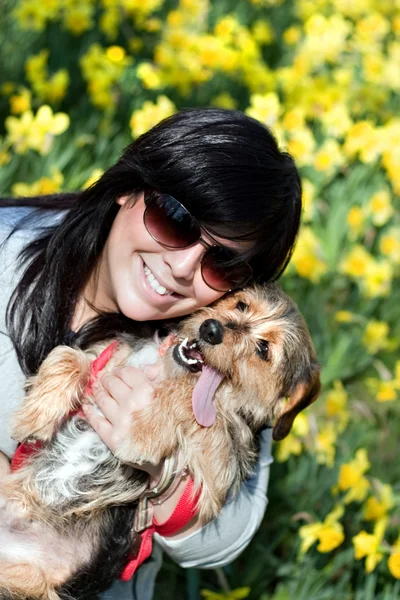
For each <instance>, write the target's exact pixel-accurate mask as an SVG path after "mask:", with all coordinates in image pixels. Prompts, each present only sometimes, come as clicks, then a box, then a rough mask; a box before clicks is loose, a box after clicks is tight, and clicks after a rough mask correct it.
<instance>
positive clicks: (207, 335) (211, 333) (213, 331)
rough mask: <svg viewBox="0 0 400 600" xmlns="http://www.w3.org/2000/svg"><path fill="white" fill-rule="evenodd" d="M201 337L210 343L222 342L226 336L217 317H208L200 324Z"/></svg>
mask: <svg viewBox="0 0 400 600" xmlns="http://www.w3.org/2000/svg"><path fill="white" fill-rule="evenodd" d="M199 333H200V338H201V339H202V340H204V341H205V342H208V343H209V344H213V346H215V345H216V344H220V343H221V342H222V338H223V337H224V328H223V327H222V325H221V323H220V322H219V321H217V320H216V319H207V320H206V321H204V322H203V323H202V324H201V325H200V329H199Z"/></svg>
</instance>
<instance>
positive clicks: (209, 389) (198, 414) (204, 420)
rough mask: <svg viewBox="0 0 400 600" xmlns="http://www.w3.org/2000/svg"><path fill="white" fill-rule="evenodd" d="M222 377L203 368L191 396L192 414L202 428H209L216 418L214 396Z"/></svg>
mask: <svg viewBox="0 0 400 600" xmlns="http://www.w3.org/2000/svg"><path fill="white" fill-rule="evenodd" d="M223 378H224V376H223V375H221V373H218V371H216V370H215V369H212V368H211V367H207V365H204V366H203V369H202V370H201V373H200V377H199V379H198V381H197V383H196V385H195V387H194V390H193V394H192V406H193V413H194V416H195V419H196V421H197V422H198V424H199V425H202V426H203V427H210V425H212V424H213V423H214V421H215V417H216V416H217V413H216V410H215V406H214V402H213V400H214V394H215V392H216V390H217V387H218V386H219V384H220V383H221V381H222V380H223Z"/></svg>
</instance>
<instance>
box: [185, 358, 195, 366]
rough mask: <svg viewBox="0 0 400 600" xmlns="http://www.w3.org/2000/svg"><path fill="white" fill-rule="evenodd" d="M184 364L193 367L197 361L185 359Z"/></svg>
mask: <svg viewBox="0 0 400 600" xmlns="http://www.w3.org/2000/svg"><path fill="white" fill-rule="evenodd" d="M186 362H187V363H188V365H195V364H196V363H197V360H196V359H195V358H187V359H186Z"/></svg>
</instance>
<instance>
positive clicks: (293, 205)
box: [0, 108, 301, 374]
mask: <svg viewBox="0 0 400 600" xmlns="http://www.w3.org/2000/svg"><path fill="white" fill-rule="evenodd" d="M151 189H156V190H160V191H162V192H164V193H168V194H170V195H172V196H174V197H175V198H177V199H178V200H179V201H180V202H181V203H182V204H183V205H184V206H186V207H187V208H188V210H190V211H191V212H192V214H193V215H194V216H195V217H196V218H197V219H198V221H199V222H200V223H201V224H202V226H204V227H205V228H206V229H207V230H208V231H209V232H210V233H212V234H214V235H219V236H221V237H224V238H227V239H231V240H249V241H251V242H252V244H249V249H248V250H247V251H246V254H245V255H243V254H242V256H241V260H243V259H244V260H248V261H249V262H250V264H251V265H252V267H253V271H254V276H255V280H256V281H259V282H266V281H270V280H273V279H276V278H277V277H279V275H280V274H281V273H282V272H283V270H284V269H285V267H286V265H287V263H288V262H289V259H290V256H291V253H292V250H293V245H294V242H295V239H296V236H297V232H298V229H299V223H300V214H301V182H300V177H299V174H298V171H297V169H296V166H295V164H294V161H293V159H292V158H291V156H290V155H289V154H287V153H286V152H281V151H280V150H279V148H278V145H277V142H276V140H275V138H274V136H273V135H272V133H271V132H270V131H269V130H268V129H267V128H266V127H264V126H263V125H262V124H261V123H259V122H258V121H256V120H255V119H252V118H250V117H248V116H247V115H245V114H244V113H242V112H240V111H234V110H224V109H214V108H207V109H189V110H183V111H181V112H179V113H177V114H175V115H173V116H171V117H169V118H167V119H165V120H164V121H162V122H161V123H159V124H158V125H156V126H155V127H154V128H153V129H151V130H150V131H148V132H147V133H145V134H144V135H142V136H140V137H139V138H138V139H136V140H135V141H134V142H133V143H132V144H130V145H129V146H128V147H127V148H126V149H125V151H124V152H123V154H122V156H121V158H120V159H119V160H118V162H117V163H116V164H115V165H114V166H112V167H111V168H110V169H108V170H107V171H106V172H105V173H104V174H103V175H102V177H101V178H100V179H99V180H98V181H97V182H96V183H95V184H94V185H92V186H91V187H90V188H89V189H87V190H85V191H83V192H77V193H70V194H67V193H64V194H55V195H52V196H39V197H35V198H22V199H18V200H16V199H12V198H8V199H7V198H5V199H2V200H0V206H13V205H18V206H21V205H24V206H35V207H37V208H38V209H51V210H52V209H54V210H60V209H68V210H67V212H66V214H65V217H64V218H63V219H62V220H61V222H59V223H58V224H57V225H55V226H53V227H49V228H48V229H47V230H45V231H44V232H43V233H42V234H41V235H40V236H39V237H38V238H37V239H35V240H34V241H32V242H31V243H29V244H28V245H27V246H26V248H25V249H24V250H23V251H22V253H21V260H22V262H23V264H24V267H25V271H24V273H23V275H22V277H21V279H20V281H19V283H18V285H17V287H16V289H15V291H14V293H13V295H12V297H11V300H10V303H9V306H8V310H7V327H8V331H9V334H10V336H11V339H12V341H13V344H14V346H15V349H16V352H17V356H18V360H19V362H20V365H21V367H22V369H23V371H24V372H25V373H26V374H32V373H35V372H36V371H37V369H38V367H39V366H40V363H41V362H42V360H43V359H44V358H45V357H46V356H47V354H48V353H49V352H50V350H52V348H54V346H56V345H57V344H60V343H62V342H63V340H64V339H65V336H66V334H67V332H68V330H69V324H70V322H71V319H72V316H73V313H74V307H75V303H76V300H77V298H78V296H79V295H80V293H81V291H82V290H83V288H84V285H85V283H86V282H87V280H88V277H89V276H90V274H91V273H92V272H93V269H94V268H95V267H96V265H97V263H98V259H99V257H100V255H101V252H102V250H103V247H104V244H105V242H106V240H107V237H108V235H109V232H110V229H111V226H112V223H113V221H114V218H115V216H116V214H117V212H118V210H119V208H120V207H119V205H118V204H117V202H116V200H117V199H118V198H119V197H121V196H123V195H127V194H132V195H133V194H135V193H137V192H140V191H143V190H151ZM131 327H133V323H132V322H131V321H130V320H129V319H127V318H126V317H124V315H122V314H114V315H99V316H98V317H97V318H96V319H94V320H93V321H91V322H89V323H88V324H87V325H86V326H84V327H83V328H82V330H81V331H80V333H79V335H78V336H77V338H76V343H77V345H80V346H81V347H85V346H87V345H88V344H89V343H92V342H93V341H97V340H98V339H101V338H105V337H108V336H109V335H113V334H115V333H117V332H119V331H123V330H129V329H130V328H131Z"/></svg>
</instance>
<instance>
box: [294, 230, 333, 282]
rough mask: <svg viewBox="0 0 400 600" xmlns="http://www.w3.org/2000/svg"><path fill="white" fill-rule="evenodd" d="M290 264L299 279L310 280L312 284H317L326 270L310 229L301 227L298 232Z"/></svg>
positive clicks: (318, 245) (317, 242)
mask: <svg viewBox="0 0 400 600" xmlns="http://www.w3.org/2000/svg"><path fill="white" fill-rule="evenodd" d="M292 264H293V266H294V268H295V269H296V271H297V273H298V274H299V275H300V276H301V277H305V278H307V279H310V280H311V281H313V282H314V283H317V282H319V281H320V279H321V277H322V276H323V275H324V274H325V273H326V272H327V270H328V267H327V265H326V262H325V260H324V257H323V255H322V249H321V244H320V242H319V240H318V238H317V237H316V235H315V234H314V233H313V231H312V230H311V228H310V227H303V229H302V230H301V232H300V237H299V240H298V242H297V244H296V247H295V250H294V253H293V257H292Z"/></svg>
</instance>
